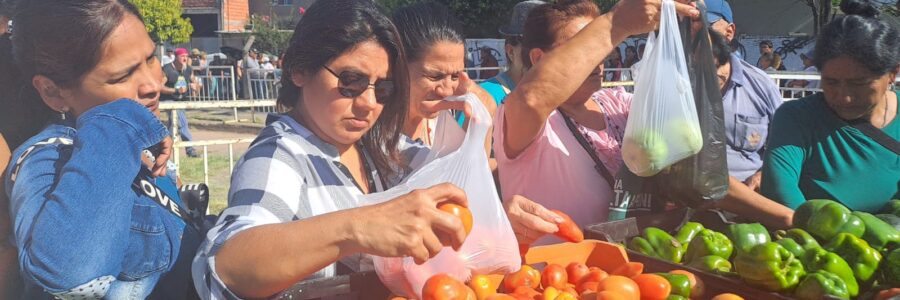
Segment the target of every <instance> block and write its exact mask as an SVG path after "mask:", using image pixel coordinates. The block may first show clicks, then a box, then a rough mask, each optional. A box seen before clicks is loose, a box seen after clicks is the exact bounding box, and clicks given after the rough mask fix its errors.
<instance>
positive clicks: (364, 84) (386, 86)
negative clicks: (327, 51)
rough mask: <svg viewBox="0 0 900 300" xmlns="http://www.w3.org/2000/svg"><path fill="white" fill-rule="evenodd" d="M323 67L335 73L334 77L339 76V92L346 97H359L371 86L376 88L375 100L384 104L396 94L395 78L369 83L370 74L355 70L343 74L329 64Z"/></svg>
mask: <svg viewBox="0 0 900 300" xmlns="http://www.w3.org/2000/svg"><path fill="white" fill-rule="evenodd" d="M322 68H324V69H325V70H327V71H328V73H331V75H334V77H337V79H338V92H340V93H341V95H342V96H344V97H350V98H355V97H359V95H362V93H363V92H365V91H366V90H368V89H369V87H372V88H373V89H375V101H376V102H378V103H381V104H384V103H385V102H387V101H388V100H390V99H391V98H392V97H393V96H394V81H393V80H378V81H375V83H369V76H367V75H365V74H361V73H357V72H353V71H343V72H341V74H338V73H335V72H334V71H332V70H331V69H329V68H328V67H327V66H322Z"/></svg>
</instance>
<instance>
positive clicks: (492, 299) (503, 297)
mask: <svg viewBox="0 0 900 300" xmlns="http://www.w3.org/2000/svg"><path fill="white" fill-rule="evenodd" d="M485 300H518V299H516V297H513V296H510V295H507V294H493V295H490V296H488V297H487V299H485Z"/></svg>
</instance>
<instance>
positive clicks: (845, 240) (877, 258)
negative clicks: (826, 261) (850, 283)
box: [825, 233, 882, 282]
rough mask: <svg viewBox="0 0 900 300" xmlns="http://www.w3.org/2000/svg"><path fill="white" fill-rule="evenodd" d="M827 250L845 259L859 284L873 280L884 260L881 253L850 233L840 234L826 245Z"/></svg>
mask: <svg viewBox="0 0 900 300" xmlns="http://www.w3.org/2000/svg"><path fill="white" fill-rule="evenodd" d="M825 249H826V250H828V251H831V252H834V253H836V254H837V255H840V256H841V257H842V258H844V260H846V261H847V264H849V265H850V269H852V270H853V275H854V276H856V280H857V281H859V282H865V281H868V280H869V279H871V278H872V275H873V274H875V271H876V270H878V264H879V263H880V262H881V258H882V256H881V253H879V252H878V250H875V248H872V247H871V246H869V243H867V242H866V241H865V240H863V239H861V238H858V237H856V236H854V235H852V234H849V233H839V234H838V235H837V236H835V237H834V239H832V241H831V242H829V243H828V244H827V245H825Z"/></svg>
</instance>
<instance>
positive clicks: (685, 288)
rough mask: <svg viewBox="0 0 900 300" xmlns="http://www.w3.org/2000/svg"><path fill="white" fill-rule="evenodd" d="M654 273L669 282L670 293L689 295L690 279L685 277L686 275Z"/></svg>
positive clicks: (688, 296) (687, 296) (686, 296)
mask: <svg viewBox="0 0 900 300" xmlns="http://www.w3.org/2000/svg"><path fill="white" fill-rule="evenodd" d="M655 274H656V275H659V276H662V277H663V278H665V279H666V281H668V282H669V285H671V286H672V292H671V295H678V296H682V297H685V298H690V297H691V280H690V279H689V278H688V277H687V275H681V274H669V273H655Z"/></svg>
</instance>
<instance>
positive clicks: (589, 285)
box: [577, 281, 600, 295]
mask: <svg viewBox="0 0 900 300" xmlns="http://www.w3.org/2000/svg"><path fill="white" fill-rule="evenodd" d="M599 288H600V282H599V281H585V282H582V283H581V284H579V285H578V289H577V291H578V294H579V295H581V294H584V293H585V292H589V291H593V292H596V291H597V290H598V289H599Z"/></svg>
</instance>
